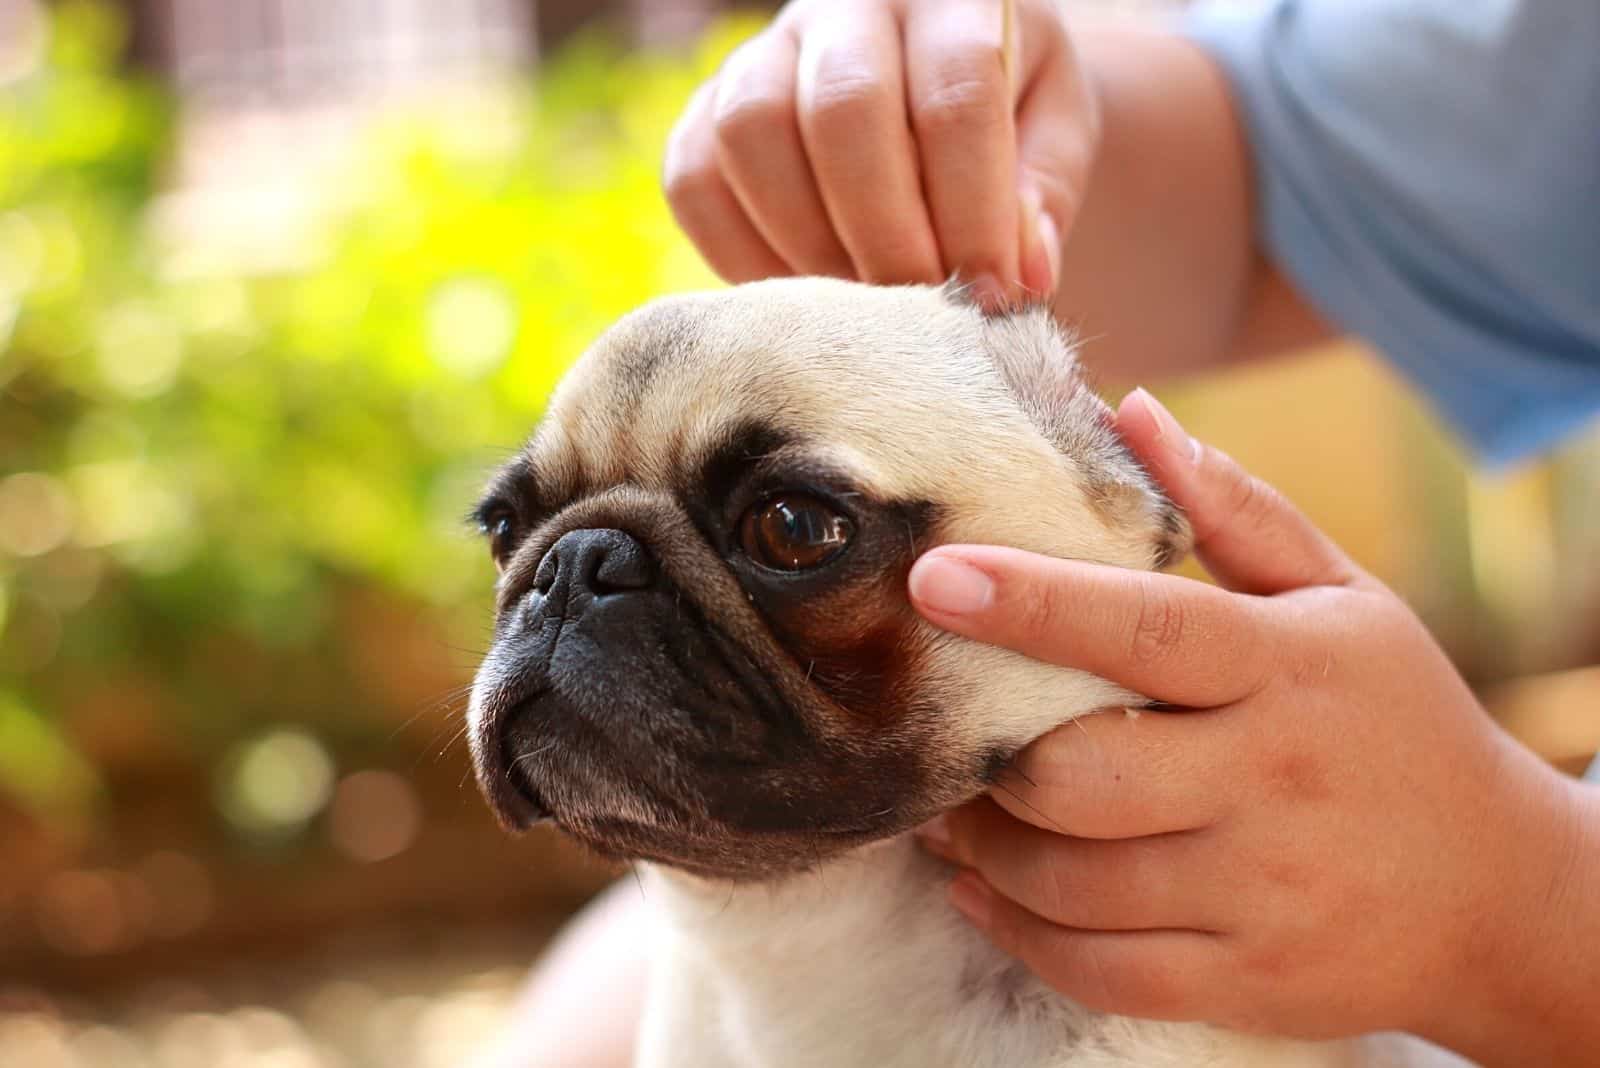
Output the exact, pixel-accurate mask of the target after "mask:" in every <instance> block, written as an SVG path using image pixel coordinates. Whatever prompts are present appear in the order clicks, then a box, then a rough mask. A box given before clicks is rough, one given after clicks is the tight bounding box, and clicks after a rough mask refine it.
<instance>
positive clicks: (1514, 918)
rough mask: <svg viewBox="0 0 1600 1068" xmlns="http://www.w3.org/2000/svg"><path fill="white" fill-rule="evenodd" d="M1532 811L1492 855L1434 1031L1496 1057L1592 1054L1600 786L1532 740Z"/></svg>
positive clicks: (1463, 1048)
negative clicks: (1500, 876)
mask: <svg viewBox="0 0 1600 1068" xmlns="http://www.w3.org/2000/svg"><path fill="white" fill-rule="evenodd" d="M1511 763H1513V764H1520V765H1522V767H1520V768H1519V769H1518V772H1519V775H1518V776H1517V777H1519V778H1523V779H1524V780H1525V781H1526V789H1525V791H1523V790H1515V791H1506V792H1505V796H1520V797H1522V799H1523V803H1522V804H1521V805H1520V806H1519V808H1520V812H1518V813H1516V814H1514V815H1513V816H1512V818H1510V819H1509V820H1508V821H1507V823H1506V834H1504V835H1502V836H1500V837H1499V839H1498V841H1499V842H1500V844H1501V845H1503V846H1504V847H1505V849H1506V852H1505V855H1504V856H1501V857H1491V858H1484V860H1483V863H1484V864H1485V866H1493V867H1494V868H1496V869H1497V870H1499V871H1501V872H1502V873H1504V880H1503V882H1502V883H1500V884H1499V885H1497V886H1495V887H1492V888H1490V890H1489V892H1488V893H1487V895H1486V897H1485V905H1484V907H1483V909H1482V911H1481V913H1480V914H1481V916H1482V922H1481V923H1480V924H1478V930H1477V931H1475V932H1473V933H1472V934H1471V935H1469V936H1468V938H1467V939H1465V945H1466V947H1467V951H1466V952H1465V953H1464V954H1463V955H1462V957H1461V959H1460V961H1459V964H1458V966H1457V967H1458V973H1457V976H1456V981H1455V982H1451V980H1450V979H1449V977H1447V978H1446V982H1447V983H1450V985H1451V986H1452V987H1454V989H1453V990H1450V989H1447V990H1446V991H1444V995H1445V996H1444V997H1443V998H1440V999H1437V1000H1438V1001H1440V1002H1441V1004H1440V1005H1439V1007H1438V1008H1436V1010H1435V1015H1434V1018H1433V1019H1432V1020H1431V1021H1430V1023H1429V1024H1428V1025H1425V1026H1424V1027H1421V1028H1419V1031H1420V1032H1421V1033H1422V1034H1423V1035H1424V1037H1427V1038H1430V1039H1432V1040H1434V1041H1436V1042H1439V1043H1440V1044H1442V1045H1445V1046H1448V1047H1449V1048H1451V1049H1454V1050H1456V1051H1457V1052H1459V1053H1462V1054H1464V1055H1466V1056H1468V1057H1470V1058H1472V1059H1473V1060H1474V1061H1475V1062H1477V1063H1479V1064H1482V1065H1485V1066H1496V1065H1521V1064H1540V1065H1550V1066H1560V1065H1564V1064H1574V1065H1575V1064H1579V1063H1586V1061H1585V1060H1584V1058H1585V1057H1589V1056H1592V1054H1593V1051H1594V1050H1595V1049H1596V1048H1600V1018H1597V1017H1596V1015H1595V1013H1594V1006H1593V997H1592V991H1594V990H1596V989H1600V952H1597V950H1600V790H1595V789H1594V788H1593V787H1589V786H1586V785H1584V784H1582V783H1579V782H1577V781H1575V780H1572V779H1570V778H1568V777H1566V776H1564V775H1561V774H1559V773H1557V772H1555V771H1554V770H1552V769H1550V768H1549V767H1548V766H1546V765H1544V764H1543V763H1542V762H1540V761H1538V760H1537V758H1535V757H1533V756H1532V754H1529V753H1526V751H1520V752H1519V754H1518V756H1517V757H1516V758H1515V759H1514V760H1513V761H1511Z"/></svg>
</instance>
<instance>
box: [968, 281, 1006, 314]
mask: <svg viewBox="0 0 1600 1068" xmlns="http://www.w3.org/2000/svg"><path fill="white" fill-rule="evenodd" d="M972 296H973V299H974V300H976V301H977V302H978V307H980V308H982V309H983V310H984V311H985V312H986V313H989V314H991V315H992V314H993V313H995V312H998V311H1003V310H1004V309H1005V307H1006V304H1007V299H1006V287H1005V286H1003V285H1001V284H1000V279H998V278H996V277H995V276H994V275H992V274H980V275H979V276H978V277H976V278H974V279H973V280H972Z"/></svg>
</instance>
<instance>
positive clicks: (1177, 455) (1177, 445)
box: [1133, 386, 1200, 466]
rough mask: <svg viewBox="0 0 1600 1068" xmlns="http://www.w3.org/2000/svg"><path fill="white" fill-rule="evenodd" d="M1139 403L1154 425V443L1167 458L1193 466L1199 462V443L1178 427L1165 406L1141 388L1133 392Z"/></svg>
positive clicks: (1176, 421)
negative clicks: (1157, 444) (1159, 446)
mask: <svg viewBox="0 0 1600 1068" xmlns="http://www.w3.org/2000/svg"><path fill="white" fill-rule="evenodd" d="M1133 392H1134V395H1135V396H1137V397H1138V399H1139V403H1140V404H1142V405H1144V410H1145V411H1146V412H1147V413H1149V415H1150V419H1151V421H1152V422H1154V423H1155V424H1156V441H1158V442H1159V443H1160V444H1161V447H1162V449H1164V450H1165V451H1166V453H1167V455H1168V456H1170V457H1171V458H1172V459H1173V460H1174V461H1176V462H1178V463H1184V464H1189V465H1191V466H1192V465H1194V464H1196V463H1198V462H1199V461H1200V443H1199V442H1198V441H1196V440H1194V438H1191V437H1190V436H1189V432H1188V431H1186V430H1184V429H1183V427H1181V426H1179V425H1178V420H1177V419H1175V418H1174V417H1173V415H1172V413H1171V412H1169V411H1167V407H1166V405H1164V404H1162V403H1161V402H1160V401H1158V400H1156V399H1155V397H1153V396H1151V395H1150V392H1149V391H1148V390H1146V389H1145V388H1144V387H1143V386H1140V387H1139V388H1138V389H1136V390H1134V391H1133Z"/></svg>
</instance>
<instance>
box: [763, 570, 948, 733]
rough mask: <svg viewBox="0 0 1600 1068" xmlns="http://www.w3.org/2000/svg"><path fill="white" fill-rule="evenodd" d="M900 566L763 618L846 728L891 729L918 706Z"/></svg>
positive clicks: (910, 619) (914, 628) (917, 645)
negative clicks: (880, 576) (875, 579)
mask: <svg viewBox="0 0 1600 1068" xmlns="http://www.w3.org/2000/svg"><path fill="white" fill-rule="evenodd" d="M904 589H905V574H904V569H898V568H897V569H895V570H894V571H893V572H892V573H891V574H889V575H887V576H885V577H883V578H881V579H879V580H877V581H874V582H870V583H862V584H858V585H852V586H849V587H844V588H841V589H836V590H833V591H830V592H828V593H826V594H824V595H821V596H819V597H815V598H810V599H807V600H806V601H804V602H798V603H794V604H791V605H789V606H787V607H786V609H785V610H784V611H781V612H779V613H777V614H776V616H775V617H774V618H771V619H770V624H771V626H772V627H773V630H774V631H775V633H776V634H777V637H778V638H779V640H780V641H781V642H782V643H783V645H784V647H785V648H786V649H787V650H788V651H789V653H790V655H791V656H793V657H794V658H795V661H796V663H797V664H798V666H799V667H800V669H801V671H802V672H804V674H805V675H806V677H807V679H808V681H809V683H810V685H811V686H812V687H814V688H815V689H816V690H818V691H819V692H820V693H821V694H822V695H824V696H825V697H827V698H828V699H829V703H830V704H832V705H835V706H837V708H838V709H839V710H840V712H841V713H842V715H843V717H844V721H843V722H841V723H837V724H832V725H831V726H833V727H835V728H836V729H840V730H843V731H845V732H847V733H856V732H859V731H861V730H870V731H872V732H878V731H882V730H885V729H891V728H893V727H894V726H895V725H896V724H898V723H900V722H901V721H903V720H904V719H905V717H906V715H907V713H908V712H910V711H911V710H913V709H915V708H916V707H917V706H918V703H919V702H918V695H917V686H916V678H917V673H918V671H917V668H918V664H919V662H920V660H921V656H922V646H923V645H924V644H925V643H924V641H922V640H921V639H920V637H919V635H920V628H919V626H918V622H917V617H916V614H915V613H914V612H913V611H912V610H911V607H910V606H909V605H908V604H907V603H906V600H905V597H904V594H903V593H902V592H901V591H903V590H904Z"/></svg>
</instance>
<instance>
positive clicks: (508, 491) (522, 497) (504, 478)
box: [467, 454, 546, 530]
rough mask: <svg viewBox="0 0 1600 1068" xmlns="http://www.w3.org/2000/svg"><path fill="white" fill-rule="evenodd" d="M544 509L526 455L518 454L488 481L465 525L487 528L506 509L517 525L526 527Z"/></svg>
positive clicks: (535, 479) (478, 528)
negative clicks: (511, 513) (514, 517)
mask: <svg viewBox="0 0 1600 1068" xmlns="http://www.w3.org/2000/svg"><path fill="white" fill-rule="evenodd" d="M545 508H546V502H545V501H544V500H543V498H542V497H541V495H540V486H539V481H538V479H537V478H536V477H535V476H534V471H533V465H532V464H531V463H530V462H529V461H528V458H527V456H526V455H525V454H518V456H517V457H516V458H515V459H513V460H511V461H509V462H508V463H507V464H506V465H505V466H504V467H502V468H501V469H500V470H499V471H498V472H497V473H496V474H495V476H494V478H493V479H491V480H490V482H489V486H488V488H487V489H485V490H484V491H483V496H482V497H481V498H480V499H479V501H478V503H477V504H476V505H475V506H474V507H473V509H472V511H471V512H469V513H468V514H467V523H468V524H469V525H470V526H472V527H473V528H474V529H476V530H482V529H484V528H485V527H486V526H488V523H489V520H490V519H492V518H494V517H495V516H497V515H498V514H499V513H501V512H503V511H505V510H507V509H509V510H510V511H511V512H513V513H515V515H516V517H517V520H518V521H519V522H520V523H522V524H528V523H531V522H533V521H534V519H536V518H537V517H538V516H539V515H540V514H542V513H543V511H544V510H545Z"/></svg>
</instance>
